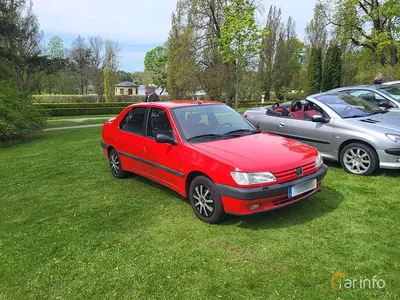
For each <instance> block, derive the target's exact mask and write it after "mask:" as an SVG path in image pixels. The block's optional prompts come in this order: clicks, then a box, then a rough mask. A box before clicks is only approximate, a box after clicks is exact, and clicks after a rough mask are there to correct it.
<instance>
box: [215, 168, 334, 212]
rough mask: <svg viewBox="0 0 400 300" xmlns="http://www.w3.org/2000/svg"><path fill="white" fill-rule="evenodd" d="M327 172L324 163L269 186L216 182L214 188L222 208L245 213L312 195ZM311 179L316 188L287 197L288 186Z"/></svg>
mask: <svg viewBox="0 0 400 300" xmlns="http://www.w3.org/2000/svg"><path fill="white" fill-rule="evenodd" d="M327 172H328V167H327V166H326V165H324V166H323V167H322V168H321V169H319V170H318V171H317V172H315V173H313V174H310V175H307V176H304V177H302V178H299V179H296V180H293V181H289V182H285V183H280V184H275V185H271V186H265V187H257V188H247V189H246V188H237V187H232V186H226V185H220V184H216V188H217V190H218V192H219V193H220V195H221V199H222V202H223V205H224V209H225V211H226V212H227V213H231V214H237V215H247V214H253V213H257V212H261V211H266V210H272V209H276V208H279V207H283V206H286V205H289V204H292V203H295V202H297V201H300V200H302V199H304V198H307V197H309V196H311V195H313V194H314V193H316V192H317V191H318V190H320V188H321V182H322V179H323V178H324V177H325V176H326V174H327ZM313 179H317V188H316V189H314V190H312V191H308V192H307V193H305V194H302V195H299V196H297V197H294V198H289V196H288V189H289V187H292V186H295V185H298V184H301V183H304V182H306V181H309V180H313ZM254 207H256V208H254Z"/></svg>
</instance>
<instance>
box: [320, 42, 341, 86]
mask: <svg viewBox="0 0 400 300" xmlns="http://www.w3.org/2000/svg"><path fill="white" fill-rule="evenodd" d="M341 77H342V51H341V49H340V47H339V46H338V45H337V44H336V43H331V44H330V45H329V48H328V51H327V52H326V56H325V60H324V64H323V71H322V83H321V86H322V91H329V90H332V89H335V88H338V87H340V84H341Z"/></svg>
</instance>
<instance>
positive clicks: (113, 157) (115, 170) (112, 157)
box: [108, 149, 127, 178]
mask: <svg viewBox="0 0 400 300" xmlns="http://www.w3.org/2000/svg"><path fill="white" fill-rule="evenodd" d="M108 158H109V162H110V169H111V174H112V176H114V177H115V178H124V177H126V175H127V173H126V172H125V171H124V170H123V169H122V163H121V159H120V158H119V155H118V152H117V151H116V150H115V149H111V151H110V153H109V155H108Z"/></svg>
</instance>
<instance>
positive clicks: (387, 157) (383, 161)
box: [244, 92, 400, 169]
mask: <svg viewBox="0 0 400 300" xmlns="http://www.w3.org/2000/svg"><path fill="white" fill-rule="evenodd" d="M329 93H330V92H329ZM320 95H323V94H319V95H314V96H310V97H308V98H307V101H309V102H312V103H314V104H316V105H318V106H319V107H320V108H322V109H323V110H324V112H325V113H326V114H327V115H328V116H329V122H328V123H314V122H312V121H311V120H305V119H304V120H303V119H301V120H299V119H294V118H289V117H281V116H272V115H267V110H268V109H272V107H271V106H268V107H265V108H261V109H250V110H248V111H246V112H245V113H244V114H245V115H246V117H247V118H248V120H249V121H250V122H252V123H254V124H257V126H259V128H260V129H261V130H264V131H267V132H271V133H275V134H278V135H281V136H285V137H290V138H293V139H296V140H299V141H301V142H304V143H306V144H309V145H311V146H313V147H315V148H317V149H318V150H319V151H320V152H321V155H322V156H323V157H324V158H326V159H330V160H334V161H339V154H340V150H341V149H342V148H343V147H344V145H346V144H348V143H350V142H363V143H366V144H368V145H371V146H372V147H373V148H374V149H375V151H376V152H377V154H378V157H379V166H380V167H381V168H387V169H400V152H399V154H397V153H398V152H397V150H400V144H398V143H396V142H394V141H392V140H390V139H389V138H388V137H387V136H386V134H394V135H400V114H399V112H398V111H396V110H394V111H392V110H390V111H389V112H387V113H384V114H376V115H372V116H368V117H360V118H350V119H342V118H341V117H340V116H339V115H338V114H337V113H336V112H335V111H334V110H332V109H331V108H330V107H328V106H327V105H325V104H324V103H322V102H321V101H318V100H317V99H316V98H317V97H318V96H320ZM303 102H304V101H303ZM282 123H283V124H284V127H282V126H279V125H280V124H282ZM388 149H394V150H393V151H390V150H389V152H391V153H396V154H394V155H393V154H388V153H387V152H388V151H387V150H388Z"/></svg>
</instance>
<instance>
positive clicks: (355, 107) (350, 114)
mask: <svg viewBox="0 0 400 300" xmlns="http://www.w3.org/2000/svg"><path fill="white" fill-rule="evenodd" d="M317 99H318V100H319V101H321V102H322V103H324V104H325V105H327V106H329V107H330V108H331V109H333V110H334V111H335V112H336V113H337V114H338V115H339V116H341V117H342V118H343V119H347V118H357V117H366V116H370V115H373V114H376V113H384V112H385V111H382V110H381V109H380V108H379V106H377V105H375V104H373V103H371V102H368V101H366V100H364V99H361V98H359V97H354V96H350V95H347V94H344V93H343V94H326V95H322V96H319V97H317Z"/></svg>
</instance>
